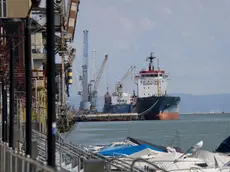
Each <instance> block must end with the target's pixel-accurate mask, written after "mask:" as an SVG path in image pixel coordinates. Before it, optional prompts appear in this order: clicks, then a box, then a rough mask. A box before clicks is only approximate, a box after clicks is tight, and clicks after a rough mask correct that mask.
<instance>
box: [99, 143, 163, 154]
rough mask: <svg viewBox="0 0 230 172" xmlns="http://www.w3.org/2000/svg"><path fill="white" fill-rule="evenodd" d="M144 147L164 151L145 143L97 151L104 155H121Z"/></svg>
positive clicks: (132, 152)
mask: <svg viewBox="0 0 230 172" xmlns="http://www.w3.org/2000/svg"><path fill="white" fill-rule="evenodd" d="M146 148H149V149H152V150H155V151H159V152H165V151H164V150H162V149H159V148H156V147H153V146H150V145H147V144H140V145H137V146H130V147H121V148H117V149H113V150H102V151H99V152H98V153H99V154H101V155H104V156H121V155H131V154H134V153H136V152H139V151H142V150H144V149H146Z"/></svg>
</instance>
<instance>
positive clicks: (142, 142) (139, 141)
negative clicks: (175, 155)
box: [127, 137, 184, 153]
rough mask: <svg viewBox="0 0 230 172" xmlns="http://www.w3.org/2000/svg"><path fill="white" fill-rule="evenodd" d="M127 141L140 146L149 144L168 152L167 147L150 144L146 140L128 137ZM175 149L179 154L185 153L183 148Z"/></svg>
mask: <svg viewBox="0 0 230 172" xmlns="http://www.w3.org/2000/svg"><path fill="white" fill-rule="evenodd" d="M127 139H129V140H130V141H131V142H133V143H136V144H138V145H140V144H147V145H149V146H152V147H155V148H157V149H160V150H163V151H164V152H167V148H166V147H165V146H160V145H155V144H153V143H150V142H147V141H144V140H140V139H136V138H133V137H127ZM173 148H174V149H175V150H176V151H177V152H180V153H184V151H183V150H182V149H181V148H178V147H173Z"/></svg>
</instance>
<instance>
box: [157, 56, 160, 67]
mask: <svg viewBox="0 0 230 172" xmlns="http://www.w3.org/2000/svg"><path fill="white" fill-rule="evenodd" d="M157 68H158V70H160V59H159V58H157Z"/></svg>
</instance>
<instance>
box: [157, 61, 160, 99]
mask: <svg viewBox="0 0 230 172" xmlns="http://www.w3.org/2000/svg"><path fill="white" fill-rule="evenodd" d="M157 70H158V71H157V89H158V96H160V95H161V85H160V84H161V83H160V78H159V70H160V63H159V58H157Z"/></svg>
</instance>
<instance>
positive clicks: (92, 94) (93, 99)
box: [89, 55, 108, 111]
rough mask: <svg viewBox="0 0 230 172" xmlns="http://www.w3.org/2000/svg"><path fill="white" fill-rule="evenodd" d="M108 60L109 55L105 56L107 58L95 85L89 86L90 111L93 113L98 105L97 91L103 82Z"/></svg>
mask: <svg viewBox="0 0 230 172" xmlns="http://www.w3.org/2000/svg"><path fill="white" fill-rule="evenodd" d="M107 60H108V55H105V58H104V60H103V63H102V65H101V68H100V71H99V73H98V75H97V78H96V80H95V82H94V84H93V85H92V84H89V101H90V103H91V107H90V110H91V111H96V105H97V89H98V85H99V83H100V81H101V77H102V74H103V72H104V69H105V64H106V62H107Z"/></svg>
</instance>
